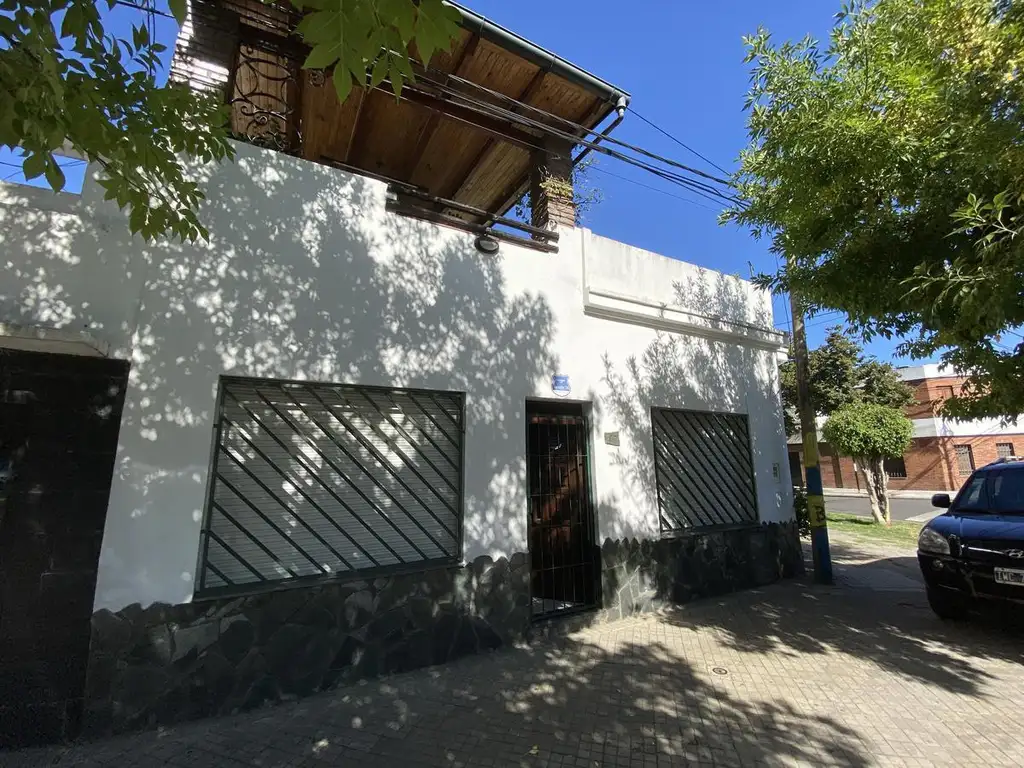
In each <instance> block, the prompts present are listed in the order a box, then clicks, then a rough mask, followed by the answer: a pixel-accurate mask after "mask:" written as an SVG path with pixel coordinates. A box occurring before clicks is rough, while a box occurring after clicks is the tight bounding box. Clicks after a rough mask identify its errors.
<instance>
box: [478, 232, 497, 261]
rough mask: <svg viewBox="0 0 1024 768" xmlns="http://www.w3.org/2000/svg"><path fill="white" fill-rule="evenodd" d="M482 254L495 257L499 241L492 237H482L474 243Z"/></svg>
mask: <svg viewBox="0 0 1024 768" xmlns="http://www.w3.org/2000/svg"><path fill="white" fill-rule="evenodd" d="M473 244H474V245H475V246H476V249H477V250H478V251H480V253H486V254H487V255H488V256H493V255H494V254H496V253H497V252H498V241H497V240H496V239H495V238H493V237H491V236H490V235H480V236H479V237H478V238H477V239H476V240H475V241H474V243H473Z"/></svg>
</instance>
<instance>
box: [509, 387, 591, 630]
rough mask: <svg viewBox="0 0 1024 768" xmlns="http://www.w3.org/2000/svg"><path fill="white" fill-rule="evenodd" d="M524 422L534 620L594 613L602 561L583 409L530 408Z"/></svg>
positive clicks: (553, 405)
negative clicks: (544, 617)
mask: <svg viewBox="0 0 1024 768" xmlns="http://www.w3.org/2000/svg"><path fill="white" fill-rule="evenodd" d="M526 422H527V426H526V458H527V466H528V471H529V481H528V482H529V500H530V503H529V523H528V536H529V546H530V569H531V598H532V605H533V615H534V617H541V616H550V615H554V614H562V613H566V612H570V611H578V610H585V609H587V608H592V607H594V606H596V605H597V604H598V585H599V573H598V563H599V562H600V560H599V551H598V547H597V531H596V522H595V519H594V511H593V506H592V504H591V499H590V482H589V481H590V477H589V467H590V460H589V437H588V435H589V430H588V429H587V422H586V418H585V416H584V413H583V406H582V405H581V404H578V403H562V402H530V403H528V404H527V414H526Z"/></svg>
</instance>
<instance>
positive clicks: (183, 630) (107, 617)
mask: <svg viewBox="0 0 1024 768" xmlns="http://www.w3.org/2000/svg"><path fill="white" fill-rule="evenodd" d="M529 625H530V609H529V565H528V559H527V557H526V555H524V554H517V555H514V556H513V557H512V558H511V559H510V560H507V559H505V558H501V559H500V560H498V561H497V562H492V561H491V558H489V557H480V558H477V559H476V560H475V561H473V562H472V563H470V564H469V565H467V566H466V567H465V568H459V567H453V568H441V569H437V570H432V571H428V572H423V573H413V574H404V575H394V576H389V577H387V578H381V579H376V580H373V581H359V582H347V583H337V584H331V583H327V584H322V585H317V586H308V587H299V588H293V589H283V590H279V591H276V592H270V593H264V594H258V595H252V596H248V597H238V598H231V599H218V600H213V601H200V602H193V603H189V604H185V605H174V606H171V605H164V604H159V603H158V604H154V605H152V606H150V607H148V608H145V609H143V608H141V607H140V606H139V605H138V604H135V605H130V606H128V607H126V608H124V609H122V610H120V611H118V612H117V613H112V612H110V611H106V610H103V611H98V612H97V613H95V614H94V615H93V617H92V647H91V653H90V659H89V668H88V676H87V681H86V689H87V690H86V708H85V713H84V719H83V727H82V735H84V736H86V737H88V738H95V737H98V736H103V735H110V734H113V733H118V732H122V731H127V730H136V729H140V728H147V727H153V726H155V725H157V724H166V723H173V722H178V721H182V720H190V719H195V718H201V717H210V716H215V715H225V714H230V713H232V712H237V711H242V710H246V709H252V708H254V707H258V706H261V705H263V704H266V703H270V702H277V701H284V700H290V699H294V698H299V697H302V696H308V695H309V694H312V693H315V692H317V691H322V690H326V689H328V688H332V687H334V686H336V685H340V684H343V683H347V682H351V681H354V680H358V679H361V678H370V677H376V676H378V675H382V674H388V673H393V672H403V671H406V670H411V669H416V668H418V667H424V666H428V665H431V664H441V663H444V662H446V661H450V660H453V659H456V658H458V657H460V656H465V655H467V654H470V653H478V652H481V651H486V650H491V649H494V648H497V647H499V646H500V645H502V644H503V643H508V642H512V641H515V640H518V639H522V638H524V637H525V635H526V632H527V630H528V628H529Z"/></svg>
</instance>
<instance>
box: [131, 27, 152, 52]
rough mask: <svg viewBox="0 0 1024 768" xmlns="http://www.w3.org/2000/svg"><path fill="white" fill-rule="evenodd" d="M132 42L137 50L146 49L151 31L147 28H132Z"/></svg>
mask: <svg viewBox="0 0 1024 768" xmlns="http://www.w3.org/2000/svg"><path fill="white" fill-rule="evenodd" d="M132 42H133V43H134V44H135V49H136V50H139V49H140V48H145V47H146V46H148V45H149V29H148V28H147V27H146V26H145V25H142V26H139V27H132Z"/></svg>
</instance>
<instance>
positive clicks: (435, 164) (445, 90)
mask: <svg viewBox="0 0 1024 768" xmlns="http://www.w3.org/2000/svg"><path fill="white" fill-rule="evenodd" d="M251 1H252V0H223V2H216V3H215V4H216V5H217V6H218V7H219V10H218V11H217V13H218V14H220V15H219V16H218V17H217V23H220V24H223V21H222V16H223V14H224V9H228V11H229V12H230V14H231V16H232V19H233V20H234V19H237V22H235V21H232V23H233V24H237V26H236V27H235V29H237V30H240V32H239V33H238V34H239V40H240V41H241V42H240V43H239V44H238V46H237V52H235V53H233V54H228V52H227V51H226V50H223V43H221V42H219V40H215V39H214V38H216V36H215V35H212V34H210V35H206V37H209V38H210V39H211V41H212V42H204V41H203V38H204V35H203V34H202V30H201V29H200V27H201V26H202V25H203V24H205V23H208V22H207V21H206V17H204V16H203V15H202V14H198V15H197V16H196V17H195V18H196V21H195V31H194V32H193V33H191V34H192V38H191V39H190V40H185V41H184V43H183V39H184V37H185V34H184V33H185V30H183V35H182V39H179V44H178V53H177V54H176V55H178V56H180V55H183V54H184V55H186V56H187V55H191V56H192V60H193V61H199V60H200V59H199V58H198V57H197V56H196V54H195V52H194V51H195V50H196V48H197V47H200V48H203V46H207V47H210V46H212V45H213V43H216V45H217V47H218V48H219V49H221V50H223V52H222V53H218V54H217V55H218V57H219V59H220V60H221V61H223V62H224V63H225V64H227V68H228V69H229V70H232V74H231V80H230V85H229V86H228V88H229V91H230V90H231V89H233V92H232V93H229V94H228V98H229V101H231V102H232V104H233V106H234V105H236V102H238V100H239V99H238V93H240V92H246V93H249V94H256V96H250V97H249V98H248V101H249V102H250V103H252V102H254V101H257V100H258V99H264V100H266V93H267V92H272V93H273V98H276V99H279V100H286V101H287V102H288V104H290V105H292V107H293V112H294V115H293V116H291V117H290V118H289V119H290V120H291V121H292V127H290V128H288V129H287V130H289V131H294V133H295V135H296V140H295V141H294V142H293V143H292V145H291V146H290V148H288V149H286V151H292V152H294V153H295V154H298V155H300V156H302V157H305V158H306V159H309V160H313V161H317V162H328V163H333V164H342V165H343V166H345V167H348V168H351V169H354V170H357V171H364V172H366V173H369V174H372V175H377V176H382V177H386V178H388V179H393V180H396V181H399V182H403V183H406V184H410V185H414V186H415V187H417V188H419V189H421V190H422V191H424V192H426V193H428V194H430V195H434V196H436V197H439V198H445V199H451V200H455V201H457V202H460V203H465V204H468V205H472V206H475V207H477V208H481V209H485V210H487V211H488V212H491V213H495V214H501V213H504V212H505V211H507V210H508V209H509V208H510V207H511V206H512V205H513V204H514V203H515V202H516V200H517V199H518V198H519V197H520V196H521V195H522V193H523V191H524V190H525V187H526V185H527V182H528V179H529V173H530V167H531V147H536V146H539V145H540V144H541V143H542V142H543V139H544V135H545V133H546V131H545V130H543V129H541V128H537V127H530V126H524V125H522V124H518V125H517V124H516V121H515V120H514V119H509V116H508V115H507V114H505V115H502V114H501V113H500V110H502V109H504V110H512V111H513V112H516V113H517V114H521V115H525V116H526V117H529V118H531V119H534V120H540V121H541V122H544V123H546V124H548V125H553V126H555V127H557V128H559V129H561V130H568V129H567V127H566V126H565V124H561V123H558V122H557V118H561V119H564V120H568V121H571V122H572V123H577V124H579V125H581V126H583V127H585V128H587V129H594V128H596V127H597V126H599V125H600V124H601V123H602V122H603V121H604V120H605V118H607V117H608V116H609V115H610V114H611V113H613V112H614V111H615V110H616V108H617V107H622V106H625V104H626V103H628V98H629V96H628V94H627V93H625V92H624V91H621V90H619V89H617V88H615V87H614V86H611V85H610V84H608V83H605V82H604V81H601V80H599V79H598V78H596V77H594V76H593V75H590V74H589V73H587V72H585V71H583V70H581V69H579V68H577V67H574V66H573V65H572V64H570V63H568V62H566V61H565V60H564V59H560V58H559V57H557V56H556V55H555V54H553V53H550V52H549V51H545V50H544V49H541V48H539V47H538V46H536V45H534V44H532V43H530V42H529V41H526V40H524V39H522V38H520V37H518V36H516V35H515V34H514V33H512V32H510V31H508V30H505V29H503V28H501V27H499V26H498V25H496V24H494V23H493V22H490V21H488V20H486V19H483V18H482V17H480V16H478V15H476V14H474V13H473V12H472V11H469V10H467V9H464V8H459V10H460V12H461V13H462V15H463V30H462V32H461V34H460V35H459V38H458V39H457V41H456V42H455V44H454V45H453V47H452V49H451V50H450V51H441V52H437V53H436V54H434V56H433V57H432V58H431V60H430V62H429V64H428V65H427V67H426V68H421V69H420V73H419V74H420V76H419V77H418V79H417V81H416V82H415V83H413V84H410V85H408V86H407V87H405V88H403V90H402V96H401V98H400V99H399V98H396V96H395V94H394V93H393V92H391V90H390V86H389V84H387V83H385V84H384V85H382V86H380V87H378V88H377V89H373V90H371V89H369V88H360V87H357V88H354V89H353V91H352V93H351V95H350V96H349V97H348V98H347V99H346V101H345V102H344V103H339V102H338V99H337V96H336V94H335V91H334V88H333V86H332V84H331V82H330V75H329V74H325V73H323V72H317V71H311V70H302V69H300V68H299V67H298V66H297V65H296V64H295V62H297V63H298V64H301V60H302V58H304V55H303V54H304V51H303V50H302V49H301V45H299V44H298V43H297V41H296V40H295V38H285V37H282V38H281V40H282V44H280V45H276V46H275V48H274V52H273V53H272V54H270V53H268V52H267V49H266V47H265V46H264V44H263V43H262V42H259V41H260V40H265V39H266V38H267V37H268V26H271V25H270V24H269V23H268V22H267V16H266V14H267V10H266V8H267V7H266V6H262V7H260V10H259V11H257V12H258V13H259V14H261V17H260V18H259V19H258V20H254V19H253V18H250V17H247V10H246V9H247V8H249V7H252V6H250V2H251ZM199 3H203V4H207V3H210V0H193V8H196V7H197V6H198V4H199ZM456 7H457V8H458V6H456ZM234 14H238V16H235V15H234ZM282 28H283V27H282ZM218 34H221V33H218ZM253 35H256V36H257V38H256V39H257V42H256V43H252V42H251V40H252V36H253ZM285 43H286V44H285ZM253 45H255V46H256V48H258V49H259V50H258V57H257V58H258V59H259V63H258V64H257V65H255V66H254V65H252V64H251V61H249V62H246V61H244V57H245V56H246V55H251V54H247V53H246V50H247V49H249V50H251V49H252V47H253ZM189 46H191V48H189ZM289 46H290V49H289ZM203 50H205V48H203ZM190 51H191V53H190ZM268 56H273V57H278V58H280V57H281V56H285V57H287V58H288V59H289V61H290V62H291V63H289V64H287V65H282V66H286V67H287V69H288V71H290V72H291V73H292V74H291V78H292V79H293V80H295V81H297V82H294V83H291V84H289V83H287V82H285V81H284V80H282V78H280V77H278V76H276V75H274V74H273V73H270V72H269V71H268V68H267V65H266V63H265V62H266V60H267V58H268ZM205 60H209V55H207V59H205ZM452 76H454V77H452ZM282 83H284V84H282ZM477 86H482V88H483V89H486V90H482V89H481V88H479V87H477ZM275 89H277V91H275ZM453 91H454V92H457V93H458V94H463V95H465V96H466V97H467V98H469V99H471V100H473V103H472V104H470V105H469V106H467V102H466V101H465V100H464V99H460V98H458V96H457V95H454V96H453ZM487 91H492V92H494V93H493V94H491V93H488V92H487ZM509 99H511V100H513V101H509ZM515 102H521V103H522V104H524V105H529V106H531V107H536V108H537V109H539V110H543V111H544V112H546V113H550V115H551V116H553V118H555V119H552V118H545V117H543V116H541V115H539V114H538V113H535V112H532V111H530V110H528V109H524V107H522V106H521V105H518V104H516V103H515ZM489 107H496V108H498V109H490V108H489ZM263 108H264V109H267V110H269V111H274V110H272V109H271V107H269V106H264V107H263ZM277 111H278V112H280V111H281V110H280V109H277ZM236 113H237V107H236ZM236 117H237V114H236ZM295 117H297V118H298V119H297V126H294V118H295ZM235 122H237V120H235ZM238 132H239V131H237V130H236V133H238ZM572 132H573V133H574V134H575V135H577V136H580V135H583V134H584V132H582V131H572Z"/></svg>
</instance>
